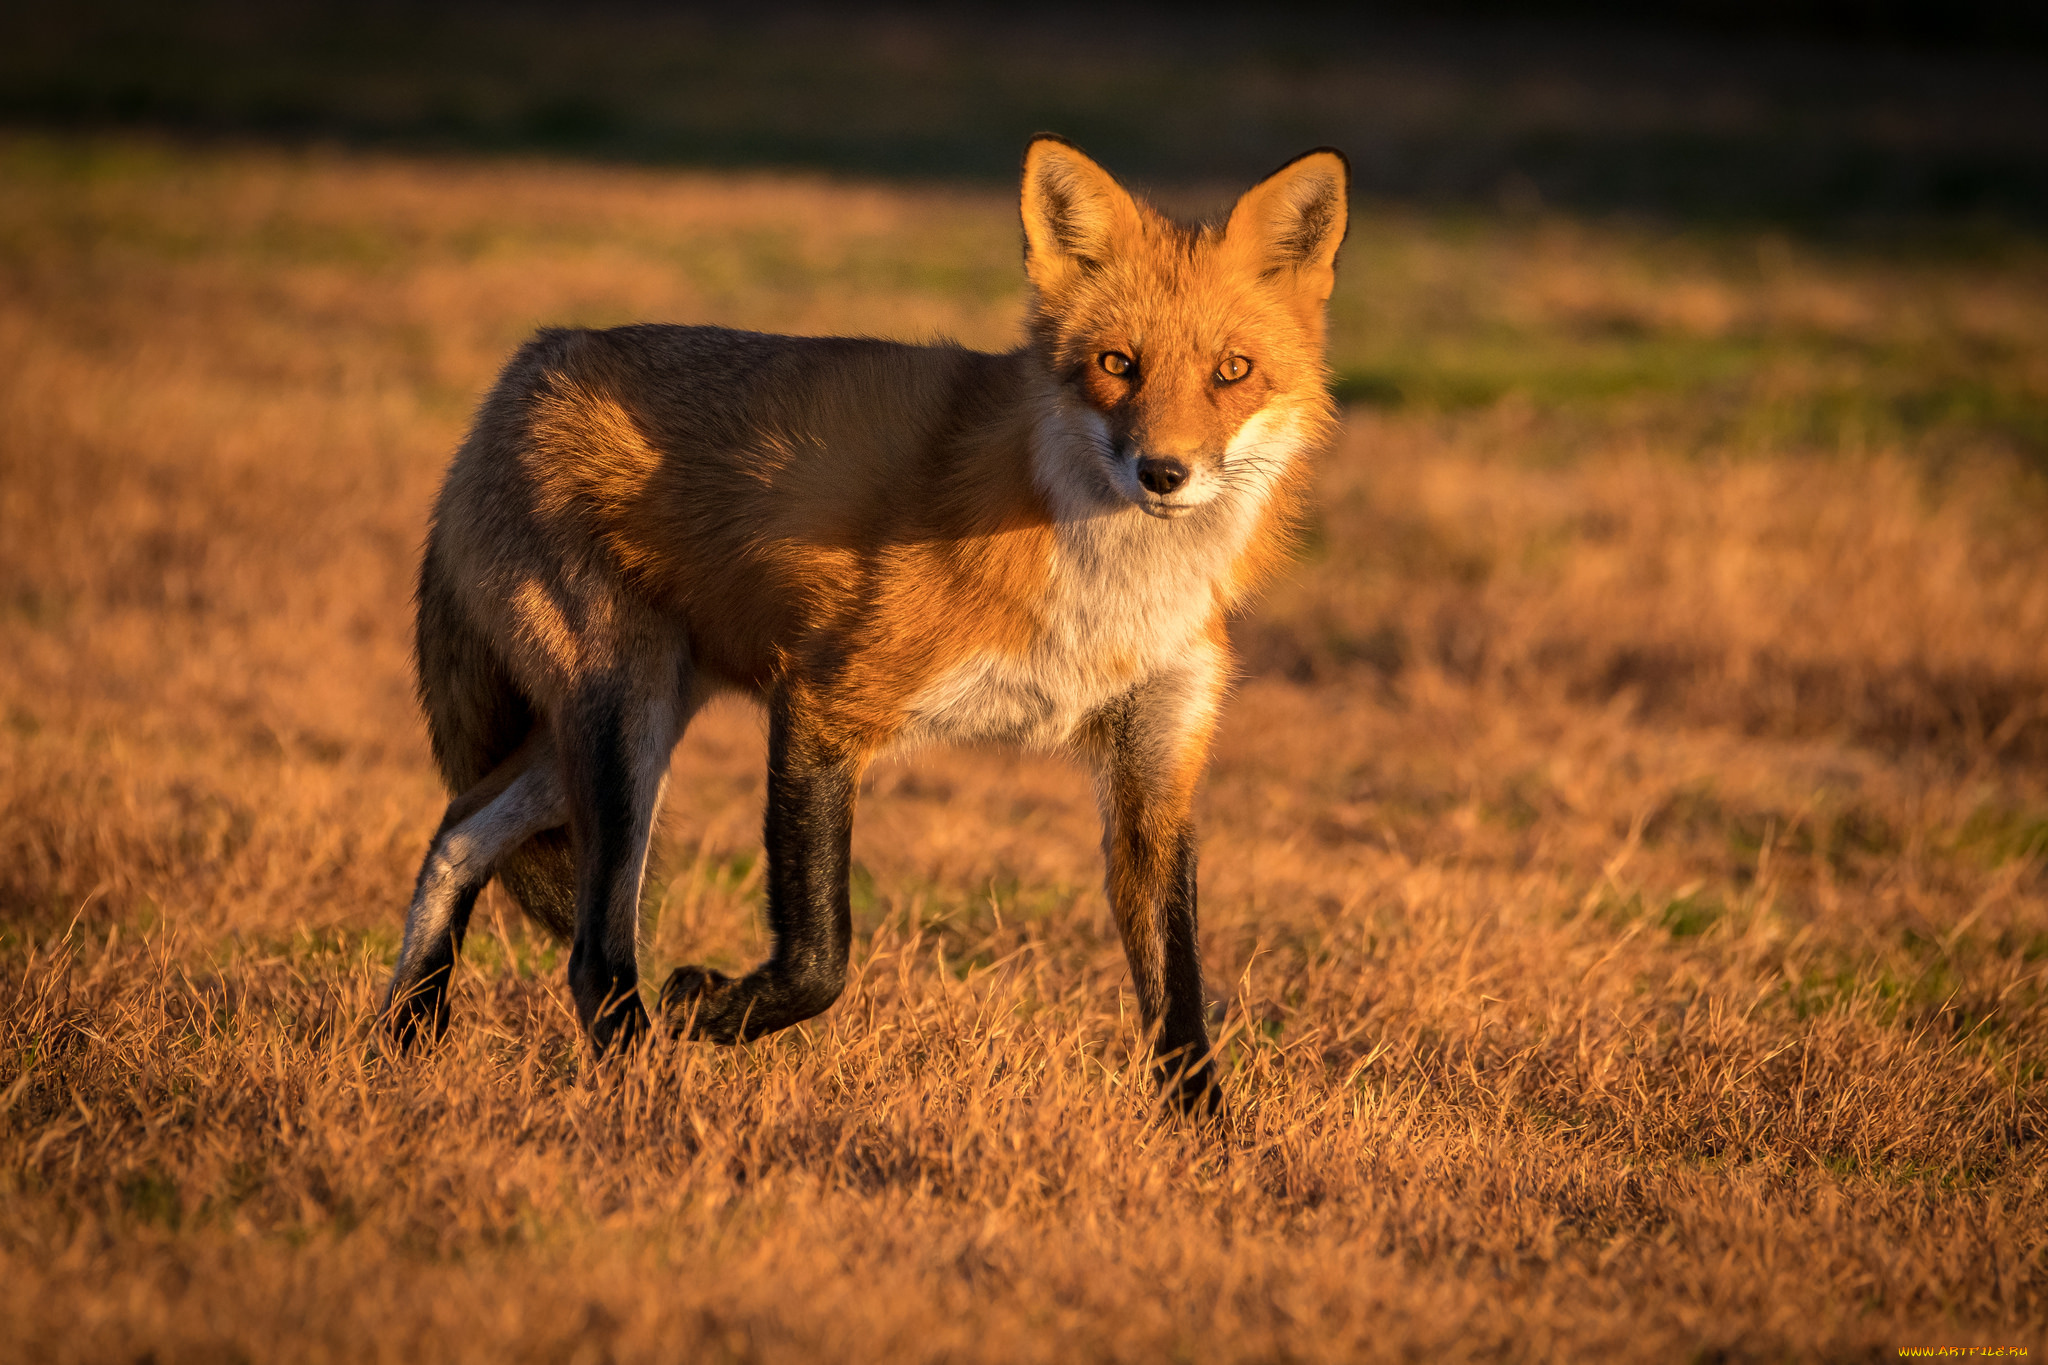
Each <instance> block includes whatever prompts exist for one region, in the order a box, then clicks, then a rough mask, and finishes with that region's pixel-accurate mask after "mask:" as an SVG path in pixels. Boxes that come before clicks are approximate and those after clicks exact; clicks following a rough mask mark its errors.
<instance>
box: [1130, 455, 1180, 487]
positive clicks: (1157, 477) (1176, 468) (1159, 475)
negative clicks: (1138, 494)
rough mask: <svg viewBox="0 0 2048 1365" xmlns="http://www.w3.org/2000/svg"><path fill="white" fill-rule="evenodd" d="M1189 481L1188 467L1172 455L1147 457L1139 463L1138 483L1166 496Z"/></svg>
mask: <svg viewBox="0 0 2048 1365" xmlns="http://www.w3.org/2000/svg"><path fill="white" fill-rule="evenodd" d="M1187 481H1188V467H1187V466H1186V465H1184V464H1182V463H1181V462H1180V461H1179V460H1176V459H1174V458H1173V457H1172V456H1171V455H1147V456H1146V457H1145V458H1144V459H1142V460H1140V461H1138V482H1139V483H1142V484H1144V485H1145V487H1146V488H1148V489H1150V490H1151V491H1152V492H1154V493H1158V494H1160V495H1162V496H1163V495H1165V494H1167V493H1171V492H1173V491H1174V490H1175V489H1176V488H1179V487H1180V486H1181V485H1182V484H1184V483H1186V482H1187Z"/></svg>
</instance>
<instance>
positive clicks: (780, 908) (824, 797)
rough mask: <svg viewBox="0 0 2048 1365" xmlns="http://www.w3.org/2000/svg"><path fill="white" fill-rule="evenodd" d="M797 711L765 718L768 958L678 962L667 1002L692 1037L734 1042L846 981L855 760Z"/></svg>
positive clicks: (789, 1019) (800, 1011)
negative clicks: (733, 967) (747, 966)
mask: <svg viewBox="0 0 2048 1365" xmlns="http://www.w3.org/2000/svg"><path fill="white" fill-rule="evenodd" d="M806 730H807V727H805V726H804V725H803V724H802V721H801V718H797V717H793V716H792V715H791V714H790V706H789V703H788V701H787V699H786V698H783V697H778V698H776V699H775V700H774V701H773V702H772V703H771V705H770V712H769V724H768V811H767V819H766V826H767V828H766V833H765V843H766V847H767V854H768V929H769V932H770V934H771V935H772V936H773V938H774V948H773V950H772V952H771V953H770V954H769V957H768V960H767V961H766V962H763V963H762V964H761V965H760V966H758V967H756V968H754V970H752V971H751V972H748V973H747V974H746V975H745V976H742V977H738V978H733V977H729V976H727V975H725V974H724V973H723V972H717V971H713V970H711V969H710V968H707V967H678V968H677V969H676V970H675V972H674V973H673V974H672V975H671V976H670V977H669V979H668V984H667V985H665V986H664V987H663V988H662V992H661V1003H662V1012H663V1014H664V1015H666V1016H667V1018H668V1019H669V1020H670V1021H671V1022H673V1023H674V1024H676V1025H677V1026H679V1027H680V1026H684V1025H687V1026H688V1027H689V1030H690V1036H691V1037H692V1038H706V1039H710V1040H711V1041H713V1042H720V1043H733V1042H739V1041H741V1040H743V1039H751V1038H758V1037H760V1036H761V1035H763V1034H765V1033H773V1032H775V1031H776V1030H777V1029H784V1028H788V1027H789V1026H790V1025H791V1024H796V1023H801V1022H802V1021H803V1020H805V1019H809V1018H811V1017H812V1016H813V1015H817V1014H822V1013H823V1012H824V1011H825V1010H827V1009H828V1008H830V1007H831V1005H832V1002H833V1001H835V1000H837V999H838V998H839V993H840V992H841V991H842V990H844V989H845V988H846V963H847V958H848V955H849V954H850V952H851V950H852V946H853V912H852V909H851V908H850V906H849V904H848V899H847V873H848V870H849V867H850V864H851V859H852V849H853V805H854V795H855V792H856V791H857V789H858V781H859V776H858V771H859V770H858V766H857V764H856V763H855V762H853V761H851V760H849V759H847V758H845V757H844V756H841V755H837V754H833V753H830V752H828V751H827V749H826V746H824V745H821V744H819V743H818V742H817V741H816V740H815V739H814V738H813V737H812V736H810V735H809V734H808V733H806Z"/></svg>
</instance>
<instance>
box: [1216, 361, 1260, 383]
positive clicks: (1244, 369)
mask: <svg viewBox="0 0 2048 1365" xmlns="http://www.w3.org/2000/svg"><path fill="white" fill-rule="evenodd" d="M1251 372H1252V363H1251V361H1249V360H1246V359H1245V358H1244V357H1243V356H1241V355H1234V356H1231V357H1230V358H1229V359H1228V360H1226V361H1224V362H1223V363H1222V364H1221V365H1218V366H1217V367H1216V377H1217V378H1218V379H1220V380H1222V381H1223V382H1224V383H1226V384H1235V383H1236V382H1237V381H1238V380H1240V379H1242V378H1244V377H1245V376H1246V375H1248V374H1250V373H1251Z"/></svg>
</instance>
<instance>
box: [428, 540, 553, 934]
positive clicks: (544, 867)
mask: <svg viewBox="0 0 2048 1365" xmlns="http://www.w3.org/2000/svg"><path fill="white" fill-rule="evenodd" d="M437 539H438V537H434V536H430V537H429V539H428V542H427V553H426V556H425V558H424V559H423V560H422V561H421V563H420V581H419V594H418V606H419V633H418V635H417V637H416V638H415V640H414V650H415V662H416V664H417V665H418V670H419V692H420V705H421V706H422V707H423V708H424V709H425V710H426V713H427V734H428V736H429V738H430V739H431V740H432V741H433V746H434V762H435V764H436V765H437V766H438V767H439V768H440V769H441V778H442V780H443V781H444V782H446V783H447V785H448V792H449V794H450V795H451V796H459V795H460V794H462V793H463V792H466V791H468V790H469V789H470V788H471V787H473V786H475V785H476V784H477V783H478V782H481V781H482V780H483V779H484V778H485V777H486V776H488V775H489V774H490V773H491V771H492V770H493V769H495V768H496V767H497V766H498V765H499V764H500V763H503V762H504V761H505V760H506V759H507V758H509V757H511V755H512V753H513V751H514V750H516V749H517V748H518V747H519V746H520V744H521V743H522V742H524V741H525V739H526V737H527V735H528V734H530V733H532V730H533V727H534V725H535V723H536V722H537V719H538V718H537V717H536V716H535V715H534V712H533V707H532V706H531V705H530V704H529V703H528V702H527V700H526V698H525V697H524V696H522V695H521V694H520V692H519V689H518V688H517V687H515V686H513V683H512V678H511V675H510V674H508V673H507V672H506V671H505V665H504V663H503V661H502V660H501V659H500V658H499V657H498V653H497V651H496V650H495V649H493V648H492V647H491V642H490V640H489V639H488V638H486V637H485V636H484V635H483V633H482V632H480V631H479V630H477V628H476V627H475V626H474V625H473V624H471V622H470V621H469V619H468V618H467V617H466V616H465V615H464V614H463V611H462V608H461V605H460V604H459V603H458V602H457V601H456V600H455V595H454V593H453V592H452V591H451V590H450V588H449V585H448V581H447V576H446V574H445V573H444V572H443V571H442V568H441V564H440V560H439V556H438V554H437V545H436V543H435V542H436V540H437ZM497 876H498V881H499V882H500V883H501V884H502V885H503V886H504V887H505V889H506V890H507V891H509V892H511V893H512V898H513V899H514V900H516V901H518V902H519V908H520V909H522V910H524V911H525V912H526V914H527V917H528V918H529V919H531V920H533V921H534V922H535V923H536V924H539V925H541V926H542V927H543V928H545V929H547V930H548V931H549V932H550V933H553V934H554V935H555V936H556V937H557V938H564V939H566V938H568V937H569V935H570V933H571V931H572V930H573V929H574V928H575V925H576V868H575V860H574V858H573V857H572V855H571V853H570V850H569V831H568V830H566V829H551V830H548V831H547V832H545V833H543V834H537V835H535V836H534V837H533V838H531V839H529V840H527V841H526V842H525V843H523V844H521V845H520V846H519V847H518V848H516V849H514V850H513V851H512V852H511V853H509V854H507V855H506V856H505V857H504V859H503V860H502V861H501V862H500V863H499V864H498V869H497Z"/></svg>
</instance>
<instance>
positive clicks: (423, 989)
mask: <svg viewBox="0 0 2048 1365" xmlns="http://www.w3.org/2000/svg"><path fill="white" fill-rule="evenodd" d="M384 1031H385V1033H386V1034H388V1035H389V1036H390V1038H391V1041H392V1043H393V1044H394V1045H395V1046H396V1048H397V1050H398V1052H399V1054H400V1055H404V1054H406V1053H409V1052H414V1051H418V1050H424V1049H426V1048H431V1047H432V1046H433V1045H434V1044H435V1043H438V1042H440V1041H441V1035H442V1034H444V1033H446V1032H448V992H447V991H445V990H437V989H435V988H434V986H433V985H432V984H431V983H429V984H427V985H423V986H419V987H417V988H415V989H414V990H412V991H411V992H409V993H408V994H406V995H405V996H403V997H401V998H400V999H397V1000H393V1001H392V1002H391V1003H390V1004H388V1005H386V1006H385V1007H384Z"/></svg>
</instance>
